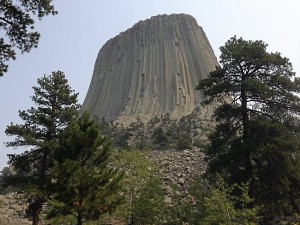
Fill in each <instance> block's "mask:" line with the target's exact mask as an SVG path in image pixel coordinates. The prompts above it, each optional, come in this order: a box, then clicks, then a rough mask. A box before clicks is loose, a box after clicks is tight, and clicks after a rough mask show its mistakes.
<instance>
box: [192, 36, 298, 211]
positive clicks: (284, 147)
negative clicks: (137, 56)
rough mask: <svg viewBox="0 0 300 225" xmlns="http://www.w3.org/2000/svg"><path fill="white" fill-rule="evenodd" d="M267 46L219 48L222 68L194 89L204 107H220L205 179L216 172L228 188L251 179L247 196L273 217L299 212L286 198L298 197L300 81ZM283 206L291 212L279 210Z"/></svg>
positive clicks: (242, 43) (239, 43) (232, 43)
mask: <svg viewBox="0 0 300 225" xmlns="http://www.w3.org/2000/svg"><path fill="white" fill-rule="evenodd" d="M266 47H267V44H265V43H264V42H262V41H246V40H243V39H242V38H239V39H237V38H236V37H233V38H231V39H230V40H228V41H227V42H226V43H225V45H224V46H222V47H221V48H220V50H221V56H220V62H221V64H222V67H217V68H216V70H215V71H212V72H211V73H210V74H209V76H208V78H206V79H204V80H201V81H200V82H199V84H198V86H197V89H198V90H203V91H204V94H205V95H206V96H208V100H207V101H206V102H205V103H211V102H212V101H214V100H218V101H220V102H221V105H220V106H219V107H218V108H217V110H216V112H215V118H216V120H217V122H218V125H217V127H216V130H215V131H214V132H213V133H212V134H211V136H210V145H209V146H208V148H207V159H208V169H207V174H208V175H213V174H215V173H220V174H221V175H222V176H223V177H224V178H225V181H226V182H228V183H229V184H233V183H239V184H240V183H241V182H247V181H249V180H250V181H251V183H250V195H251V196H252V197H253V196H254V197H255V198H256V201H261V202H262V203H263V205H264V206H266V208H268V207H269V208H271V209H272V210H268V213H266V214H265V215H270V211H273V212H275V211H276V213H274V214H273V215H272V216H277V215H280V214H290V213H291V212H292V211H295V210H296V211H298V210H299V209H297V207H295V206H296V205H297V204H295V201H294V200H292V198H290V197H288V196H290V195H292V196H294V197H296V196H297V197H296V198H295V199H299V198H300V195H299V194H298V193H299V192H298V191H296V190H297V189H299V187H300V186H299V181H300V180H299V178H298V177H297V176H295V175H293V171H295V168H296V167H297V165H296V164H297V161H298V160H299V158H298V156H297V154H296V152H297V151H298V150H299V149H300V147H299V144H300V143H299V141H297V138H299V130H300V129H299V128H300V126H299V125H300V123H299V113H300V98H299V97H298V96H297V93H299V92H300V79H299V78H297V77H295V73H294V72H293V70H292V65H291V63H290V62H289V59H287V58H285V57H282V56H281V55H280V53H277V52H276V53H268V52H267V51H266ZM276 165H277V166H280V169H279V167H278V168H277V169H275V168H276ZM278 170H281V171H280V173H278V172H279V171H278ZM272 181H273V182H272ZM271 184H272V185H273V186H271V188H270V190H272V191H271V192H272V193H271V192H269V189H268V188H267V187H268V186H269V185H271ZM294 186H295V187H294ZM283 202H284V204H285V205H289V207H288V208H289V209H290V208H293V209H292V210H284V209H283V207H281V206H282V205H283V204H282V203H283ZM287 211H288V212H287Z"/></svg>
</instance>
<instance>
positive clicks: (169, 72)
mask: <svg viewBox="0 0 300 225" xmlns="http://www.w3.org/2000/svg"><path fill="white" fill-rule="evenodd" d="M216 65H218V63H217V59H216V57H215V55H214V52H213V50H212V48H211V46H210V43H209V41H208V39H207V37H206V35H205V33H204V31H203V29H202V28H201V27H200V26H199V25H198V24H197V21H196V20H195V19H194V18H193V17H192V16H189V15H185V14H173V15H159V16H155V17H151V18H150V19H147V20H145V21H140V22H138V23H137V24H135V25H134V26H133V27H132V28H130V29H128V30H127V31H125V32H122V33H120V34H119V35H117V36H116V37H114V38H112V39H110V40H109V41H107V42H106V44H105V45H104V46H103V47H102V48H101V50H100V52H99V54H98V57H97V60H96V63H95V67H94V73H93V77H92V80H91V84H90V87H89V90H88V93H87V96H86V98H85V101H84V103H83V106H82V109H83V110H87V111H89V112H90V113H91V115H92V116H97V117H99V118H102V117H105V119H107V120H116V119H118V120H123V121H124V120H126V119H130V118H134V117H141V118H146V119H147V118H148V119H149V118H151V117H153V116H154V115H163V114H165V113H167V112H169V113H170V114H171V117H173V118H179V117H181V116H182V115H186V114H189V113H191V112H192V110H193V109H194V108H195V107H196V106H198V105H199V103H200V102H201V100H202V99H203V95H202V94H201V92H200V91H196V90H195V87H196V85H197V84H198V81H199V80H200V79H202V78H204V77H206V75H207V74H208V73H209V72H210V71H211V70H214V69H215V66H216Z"/></svg>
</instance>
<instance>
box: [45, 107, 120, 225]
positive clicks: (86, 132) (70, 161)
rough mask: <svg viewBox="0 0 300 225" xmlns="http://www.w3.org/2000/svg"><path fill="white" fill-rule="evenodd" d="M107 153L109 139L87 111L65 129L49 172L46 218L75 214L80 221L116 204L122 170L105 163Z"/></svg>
mask: <svg viewBox="0 0 300 225" xmlns="http://www.w3.org/2000/svg"><path fill="white" fill-rule="evenodd" d="M111 153H112V149H111V144H110V142H109V141H108V140H107V139H106V138H105V137H103V136H102V134H101V133H100V129H99V127H98V125H97V123H96V121H94V120H91V119H90V117H89V115H88V113H86V112H85V113H83V115H82V117H81V118H79V119H78V120H77V121H76V122H73V123H72V124H71V125H70V126H69V127H68V128H67V129H66V132H65V135H64V138H62V140H61V143H60V148H58V149H57V151H56V154H55V159H56V164H55V166H54V168H53V170H52V172H51V175H52V180H53V182H54V185H53V188H54V194H53V195H52V199H51V202H50V206H51V205H52V207H51V210H50V212H48V218H54V217H57V216H59V215H63V216H65V215H74V214H75V215H76V218H77V224H78V225H82V224H83V221H87V220H92V221H93V220H97V219H99V218H100V217H101V215H103V214H104V213H106V212H109V211H111V210H113V209H114V207H115V206H116V205H118V204H119V202H120V200H121V197H118V196H119V193H118V191H119V189H120V180H121V179H122V174H121V173H119V172H118V171H117V170H116V169H114V168H113V167H112V165H109V162H110V155H111Z"/></svg>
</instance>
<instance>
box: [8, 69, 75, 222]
mask: <svg viewBox="0 0 300 225" xmlns="http://www.w3.org/2000/svg"><path fill="white" fill-rule="evenodd" d="M38 85H39V86H36V87H33V90H34V95H33V96H32V97H31V99H32V101H33V103H34V104H35V107H31V108H30V109H28V110H26V111H25V110H23V111H19V116H20V118H21V119H22V120H23V121H24V124H13V123H11V125H9V126H7V128H6V130H5V133H6V134H7V135H12V136H15V137H16V138H15V140H14V141H11V142H7V143H6V145H7V146H8V147H20V146H25V147H26V148H27V149H29V150H26V151H25V152H24V153H21V154H12V155H9V162H8V163H9V164H10V166H11V167H12V168H13V170H14V173H12V174H11V176H7V177H6V178H7V179H5V181H4V182H5V183H6V185H12V186H17V187H19V188H20V189H21V190H22V191H24V192H25V193H27V194H28V195H29V196H28V198H30V199H31V204H30V207H29V208H30V209H32V210H31V212H32V216H33V219H34V224H36V223H38V221H36V220H38V217H39V213H40V210H41V208H42V204H43V203H44V202H45V201H46V199H47V198H48V197H49V195H50V193H51V189H49V184H50V183H51V178H50V177H49V171H50V168H51V167H52V165H53V157H52V154H53V151H54V150H55V149H56V148H57V147H58V140H59V138H60V137H61V134H62V131H63V130H64V129H65V128H66V127H67V126H68V124H69V123H70V122H71V121H72V120H74V119H75V118H76V117H77V114H78V108H79V105H78V104H77V95H78V94H76V93H74V91H73V90H71V88H70V86H69V85H68V81H67V79H66V78H65V75H64V73H63V72H61V71H57V72H52V74H51V75H49V76H46V75H44V76H43V77H42V78H40V79H38Z"/></svg>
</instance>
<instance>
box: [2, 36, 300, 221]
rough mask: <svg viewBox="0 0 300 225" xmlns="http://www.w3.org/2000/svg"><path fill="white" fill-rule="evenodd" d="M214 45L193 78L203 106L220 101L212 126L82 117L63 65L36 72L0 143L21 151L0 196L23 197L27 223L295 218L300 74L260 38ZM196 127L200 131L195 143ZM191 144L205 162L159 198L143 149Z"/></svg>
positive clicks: (188, 119) (298, 209)
mask: <svg viewBox="0 0 300 225" xmlns="http://www.w3.org/2000/svg"><path fill="white" fill-rule="evenodd" d="M220 50H221V55H220V64H221V65H220V67H217V68H216V70H215V71H212V72H211V73H210V74H208V76H207V78H206V79H204V80H201V81H199V84H198V85H197V84H195V87H196V85H197V87H196V88H197V89H198V90H199V91H203V93H204V94H205V95H206V96H207V101H206V102H204V103H203V104H210V103H211V102H212V101H218V102H219V105H218V108H217V109H216V110H215V113H214V118H213V119H214V121H215V126H211V127H209V128H207V127H206V128H205V127H201V126H202V125H201V123H199V121H198V120H197V114H196V113H194V114H191V115H187V116H184V117H182V118H181V119H180V120H179V121H174V120H172V119H171V118H170V115H168V114H166V115H162V116H161V117H158V116H156V117H154V118H153V119H151V120H150V121H149V122H148V123H147V124H144V123H143V121H141V120H140V119H139V118H137V120H136V122H134V123H132V124H131V125H129V126H128V127H124V126H123V125H122V124H117V123H113V122H107V121H105V120H104V119H99V118H91V117H90V116H89V114H88V113H87V112H81V111H80V110H79V109H80V105H79V104H78V102H77V96H78V94H77V93H75V92H74V90H72V89H71V87H70V86H69V85H68V81H67V79H66V77H65V75H64V73H63V72H61V71H55V72H52V74H50V75H44V76H43V77H41V78H40V79H38V81H37V83H38V85H37V86H35V87H33V91H34V94H33V96H32V97H31V99H32V102H33V106H32V107H31V108H29V109H27V110H20V111H19V116H20V118H21V119H22V121H23V123H21V124H14V123H11V124H10V125H8V126H7V128H6V131H5V132H6V134H7V135H10V136H13V137H15V139H14V140H13V141H10V142H7V143H6V145H7V146H11V147H21V146H22V147H26V151H25V152H24V153H21V154H11V155H9V162H8V164H9V168H5V169H3V171H2V173H1V180H0V183H1V191H2V193H4V192H5V190H6V191H7V190H13V191H16V192H22V193H23V195H24V198H26V199H27V200H28V203H29V206H28V209H27V212H26V215H27V217H28V218H31V219H32V224H33V225H37V224H39V222H40V220H45V221H47V224H78V225H81V224H105V222H107V221H110V220H111V219H113V218H118V219H119V221H120V222H123V224H126V223H127V224H143V225H146V224H169V225H171V224H174V225H178V224H207V225H213V224H269V223H271V222H272V223H273V224H274V223H275V221H277V224H280V223H281V224H293V223H294V224H297V223H300V219H299V217H300V163H299V162H300V161H299V150H300V141H299V140H300V133H299V131H300V117H299V116H300V114H299V113H300V98H299V93H300V79H299V78H297V77H296V76H295V73H294V72H293V69H292V65H291V63H290V62H289V59H287V58H285V57H282V56H281V54H280V53H277V52H276V53H269V52H267V44H265V43H264V42H263V41H247V40H243V39H242V38H236V37H232V38H231V39H229V40H228V41H227V42H226V43H225V45H224V46H222V47H221V48H220ZM199 127H201V128H202V130H203V134H204V135H205V136H207V139H197V137H198V136H199V135H198V133H197V128H199ZM192 146H196V147H199V148H201V149H202V150H203V151H204V153H205V155H206V163H207V169H206V171H205V173H204V174H201V171H199V174H197V175H196V177H195V178H194V179H193V182H191V183H190V186H189V187H188V193H186V194H185V195H184V196H180V195H179V194H178V193H177V191H176V188H175V187H174V190H173V196H172V204H167V203H166V202H165V201H164V189H163V186H162V179H163V177H162V175H161V174H160V173H159V172H158V171H159V167H160V165H157V164H155V163H154V162H153V161H151V160H150V159H148V158H147V152H148V151H151V150H152V149H160V150H164V149H169V148H176V149H177V150H178V151H180V150H183V149H189V148H192ZM45 204H46V205H47V208H46V209H43V206H44V205H45Z"/></svg>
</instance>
